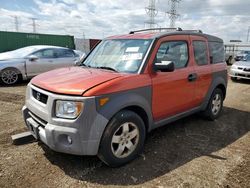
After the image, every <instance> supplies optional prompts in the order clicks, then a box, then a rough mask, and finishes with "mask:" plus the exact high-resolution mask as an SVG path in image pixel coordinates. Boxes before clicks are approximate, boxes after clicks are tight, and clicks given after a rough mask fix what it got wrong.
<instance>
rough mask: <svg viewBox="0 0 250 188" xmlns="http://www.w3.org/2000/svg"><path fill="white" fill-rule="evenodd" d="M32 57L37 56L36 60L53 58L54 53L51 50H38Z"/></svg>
mask: <svg viewBox="0 0 250 188" xmlns="http://www.w3.org/2000/svg"><path fill="white" fill-rule="evenodd" d="M33 55H35V56H37V57H38V58H54V51H53V49H46V50H40V51H37V52H35V53H33Z"/></svg>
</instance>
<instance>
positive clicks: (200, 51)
mask: <svg viewBox="0 0 250 188" xmlns="http://www.w3.org/2000/svg"><path fill="white" fill-rule="evenodd" d="M193 47H194V58H195V62H196V63H197V65H207V64H208V56H207V45H206V43H205V42H203V41H193Z"/></svg>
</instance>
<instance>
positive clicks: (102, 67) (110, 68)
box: [95, 66, 118, 72]
mask: <svg viewBox="0 0 250 188" xmlns="http://www.w3.org/2000/svg"><path fill="white" fill-rule="evenodd" d="M95 68H97V69H106V70H111V71H114V72H118V71H117V70H115V69H114V68H112V67H104V66H101V67H95Z"/></svg>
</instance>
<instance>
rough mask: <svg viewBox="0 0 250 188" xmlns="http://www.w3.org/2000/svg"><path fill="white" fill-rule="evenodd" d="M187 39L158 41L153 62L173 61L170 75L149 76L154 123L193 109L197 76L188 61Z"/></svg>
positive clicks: (170, 38) (190, 60)
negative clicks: (173, 67) (151, 88)
mask: <svg viewBox="0 0 250 188" xmlns="http://www.w3.org/2000/svg"><path fill="white" fill-rule="evenodd" d="M189 41H190V40H189V36H181V35H178V36H168V37H165V38H163V39H161V40H159V41H158V43H157V44H156V49H157V51H156V52H155V53H153V55H154V54H155V58H154V63H155V62H157V63H161V62H163V63H164V61H165V62H166V61H172V62H173V63H174V65H175V70H174V71H173V72H159V71H157V72H155V73H153V74H152V87H153V96H152V111H153V117H154V120H155V121H158V120H161V119H165V118H168V117H170V116H173V115H176V114H178V113H181V112H185V111H187V110H190V109H192V108H194V107H195V102H194V94H195V81H196V73H195V69H194V66H193V59H192V58H190V56H189V54H190V48H191V45H190V42H189Z"/></svg>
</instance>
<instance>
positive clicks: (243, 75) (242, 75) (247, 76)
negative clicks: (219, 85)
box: [236, 74, 250, 78]
mask: <svg viewBox="0 0 250 188" xmlns="http://www.w3.org/2000/svg"><path fill="white" fill-rule="evenodd" d="M236 76H241V77H246V78H250V75H245V74H236Z"/></svg>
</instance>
